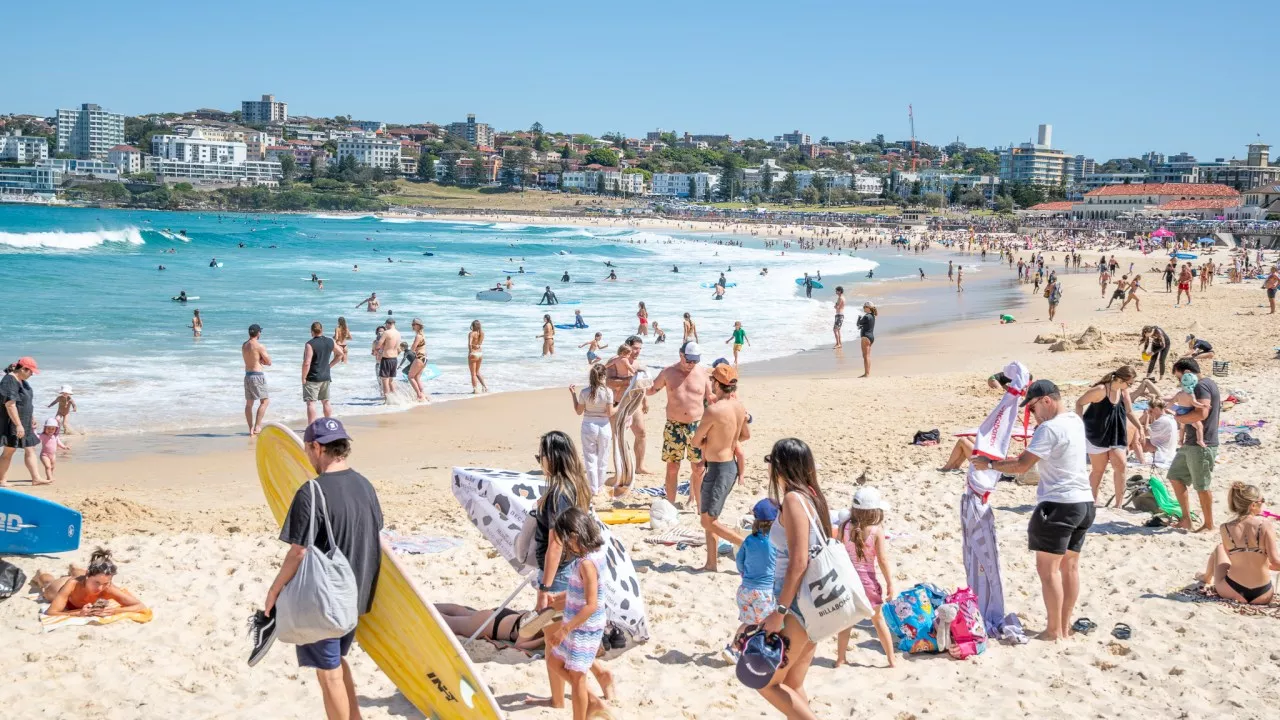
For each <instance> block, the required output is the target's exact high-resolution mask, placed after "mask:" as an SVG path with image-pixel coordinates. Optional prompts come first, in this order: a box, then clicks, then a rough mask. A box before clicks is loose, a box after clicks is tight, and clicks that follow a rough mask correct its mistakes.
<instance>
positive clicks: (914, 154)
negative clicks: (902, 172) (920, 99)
mask: <svg viewBox="0 0 1280 720" xmlns="http://www.w3.org/2000/svg"><path fill="white" fill-rule="evenodd" d="M907 120H908V121H910V123H911V172H915V171H916V163H917V162H918V161H919V159H920V154H919V152H918V151H917V148H916V112H915V110H914V109H912V107H911V105H910V104H908V105H907Z"/></svg>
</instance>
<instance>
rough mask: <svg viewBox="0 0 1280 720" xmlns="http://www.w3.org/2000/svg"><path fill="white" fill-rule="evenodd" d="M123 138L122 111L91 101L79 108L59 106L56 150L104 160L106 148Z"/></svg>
mask: <svg viewBox="0 0 1280 720" xmlns="http://www.w3.org/2000/svg"><path fill="white" fill-rule="evenodd" d="M123 142H124V115H119V114H116V113H110V112H107V111H106V110H103V109H102V108H101V107H99V106H97V105H94V104H93V103H84V104H83V105H81V106H80V109H79V110H64V109H62V108H59V109H58V152H60V153H70V154H72V155H75V156H76V157H78V158H97V159H99V160H105V159H106V157H107V151H109V150H110V149H111V148H113V147H115V146H116V145H119V144H121V143H123Z"/></svg>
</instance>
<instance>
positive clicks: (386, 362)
mask: <svg viewBox="0 0 1280 720" xmlns="http://www.w3.org/2000/svg"><path fill="white" fill-rule="evenodd" d="M383 327H385V328H386V331H385V332H383V333H382V339H381V340H380V341H378V350H377V357H378V383H379V384H380V385H381V386H382V399H383V400H387V399H388V398H390V397H391V396H392V395H393V394H394V393H395V391H396V366H397V365H398V364H399V360H400V331H399V330H396V321H395V318H387V322H386V323H385V324H384V325H383Z"/></svg>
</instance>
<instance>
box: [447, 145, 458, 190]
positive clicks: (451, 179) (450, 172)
mask: <svg viewBox="0 0 1280 720" xmlns="http://www.w3.org/2000/svg"><path fill="white" fill-rule="evenodd" d="M457 182H458V156H457V155H455V154H453V153H450V154H448V155H446V156H445V158H444V183H445V184H446V185H453V184H456V183H457Z"/></svg>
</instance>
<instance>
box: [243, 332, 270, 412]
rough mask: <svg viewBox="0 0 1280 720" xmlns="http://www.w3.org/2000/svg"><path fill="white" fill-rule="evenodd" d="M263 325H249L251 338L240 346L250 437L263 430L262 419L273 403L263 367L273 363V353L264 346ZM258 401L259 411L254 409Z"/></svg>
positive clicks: (245, 410)
mask: <svg viewBox="0 0 1280 720" xmlns="http://www.w3.org/2000/svg"><path fill="white" fill-rule="evenodd" d="M261 336H262V326H261V325H259V324H258V323H254V324H252V325H250V326H249V339H248V340H245V341H244V343H243V344H242V345H241V346H240V356H241V357H242V358H244V421H245V423H246V424H247V425H248V426H249V437H254V436H256V435H257V434H258V433H259V432H260V431H261V430H262V421H263V419H264V418H266V416H267V406H268V405H270V404H271V394H270V393H269V392H267V376H266V374H265V373H264V372H263V370H262V369H263V368H264V367H267V366H269V365H271V355H269V354H268V353H267V348H266V347H264V346H263V344H262V340H261ZM255 402H257V403H258V411H257V412H256V413H255V412H254V411H253V404H254V403H255Z"/></svg>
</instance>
